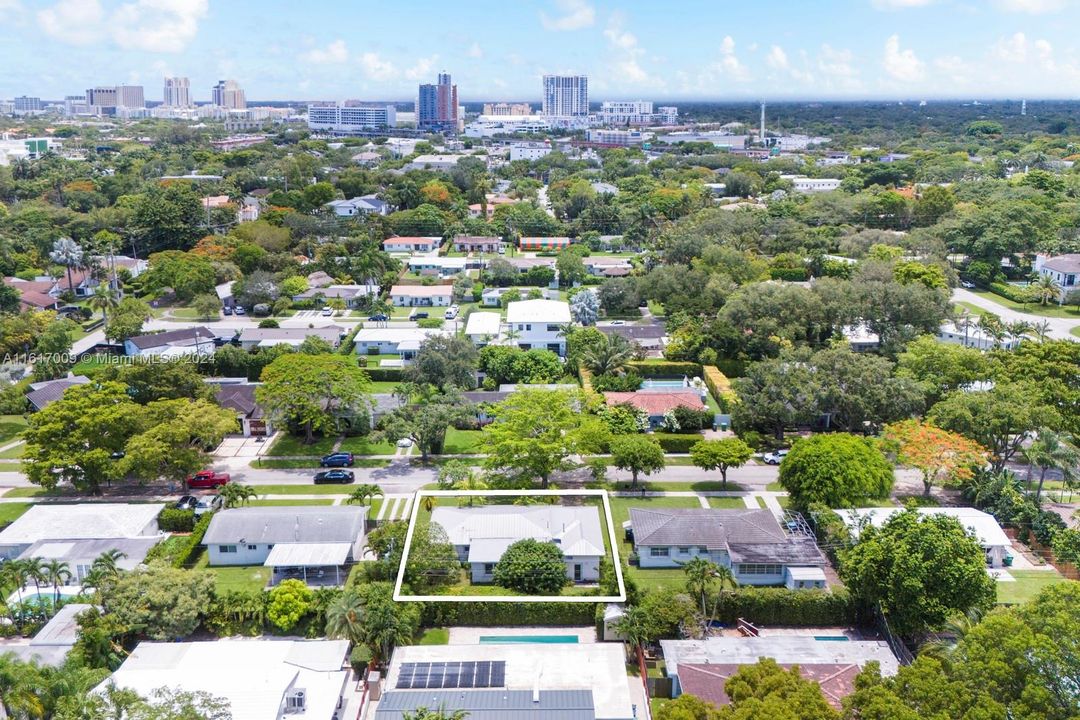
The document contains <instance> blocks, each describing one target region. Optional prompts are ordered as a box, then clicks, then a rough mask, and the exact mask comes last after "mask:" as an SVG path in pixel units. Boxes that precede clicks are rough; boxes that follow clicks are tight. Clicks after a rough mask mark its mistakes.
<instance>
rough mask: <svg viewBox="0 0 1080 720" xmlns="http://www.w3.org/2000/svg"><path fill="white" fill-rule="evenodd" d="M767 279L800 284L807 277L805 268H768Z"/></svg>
mask: <svg viewBox="0 0 1080 720" xmlns="http://www.w3.org/2000/svg"><path fill="white" fill-rule="evenodd" d="M769 277H770V278H772V279H773V280H788V281H790V282H802V281H804V280H806V278H807V277H809V273H807V271H806V268H787V267H774V268H769Z"/></svg>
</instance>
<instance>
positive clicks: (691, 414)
mask: <svg viewBox="0 0 1080 720" xmlns="http://www.w3.org/2000/svg"><path fill="white" fill-rule="evenodd" d="M672 412H673V414H674V415H675V422H677V423H679V429H680V430H682V431H684V432H696V431H698V430H705V429H707V428H711V427H712V425H713V414H712V411H711V410H709V409H704V410H696V409H694V408H691V407H686V406H685V405H680V406H678V407H677V408H675V409H674V410H673V411H672Z"/></svg>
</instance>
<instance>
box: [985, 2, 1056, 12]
mask: <svg viewBox="0 0 1080 720" xmlns="http://www.w3.org/2000/svg"><path fill="white" fill-rule="evenodd" d="M996 4H997V6H998V7H999V8H1001V9H1002V10H1004V11H1005V12H1016V13H1027V14H1028V15H1042V14H1043V13H1053V12H1057V11H1058V10H1061V9H1062V8H1064V7H1065V5H1066V2H1065V0H997V3H996Z"/></svg>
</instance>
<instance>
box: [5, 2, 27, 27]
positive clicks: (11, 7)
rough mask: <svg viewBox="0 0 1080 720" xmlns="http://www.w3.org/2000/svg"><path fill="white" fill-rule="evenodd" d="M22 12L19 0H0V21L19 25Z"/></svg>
mask: <svg viewBox="0 0 1080 720" xmlns="http://www.w3.org/2000/svg"><path fill="white" fill-rule="evenodd" d="M24 12H26V8H24V7H23V4H22V2H21V0H0V21H3V22H5V23H11V24H15V23H18V24H20V25H21V24H22V20H23V13H24Z"/></svg>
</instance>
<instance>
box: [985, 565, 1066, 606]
mask: <svg viewBox="0 0 1080 720" xmlns="http://www.w3.org/2000/svg"><path fill="white" fill-rule="evenodd" d="M1009 574H1010V575H1012V576H1013V577H1014V578H1016V582H999V583H998V584H997V601H998V602H999V603H1026V602H1030V601H1031V600H1033V599H1034V598H1035V596H1036V595H1038V594H1039V591H1040V590H1042V589H1043V588H1044V587H1046V586H1048V585H1053V584H1055V583H1059V582H1064V581H1065V578H1063V577H1062V576H1061V575H1059V574H1058V573H1057V572H1055V571H1053V570H1009Z"/></svg>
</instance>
